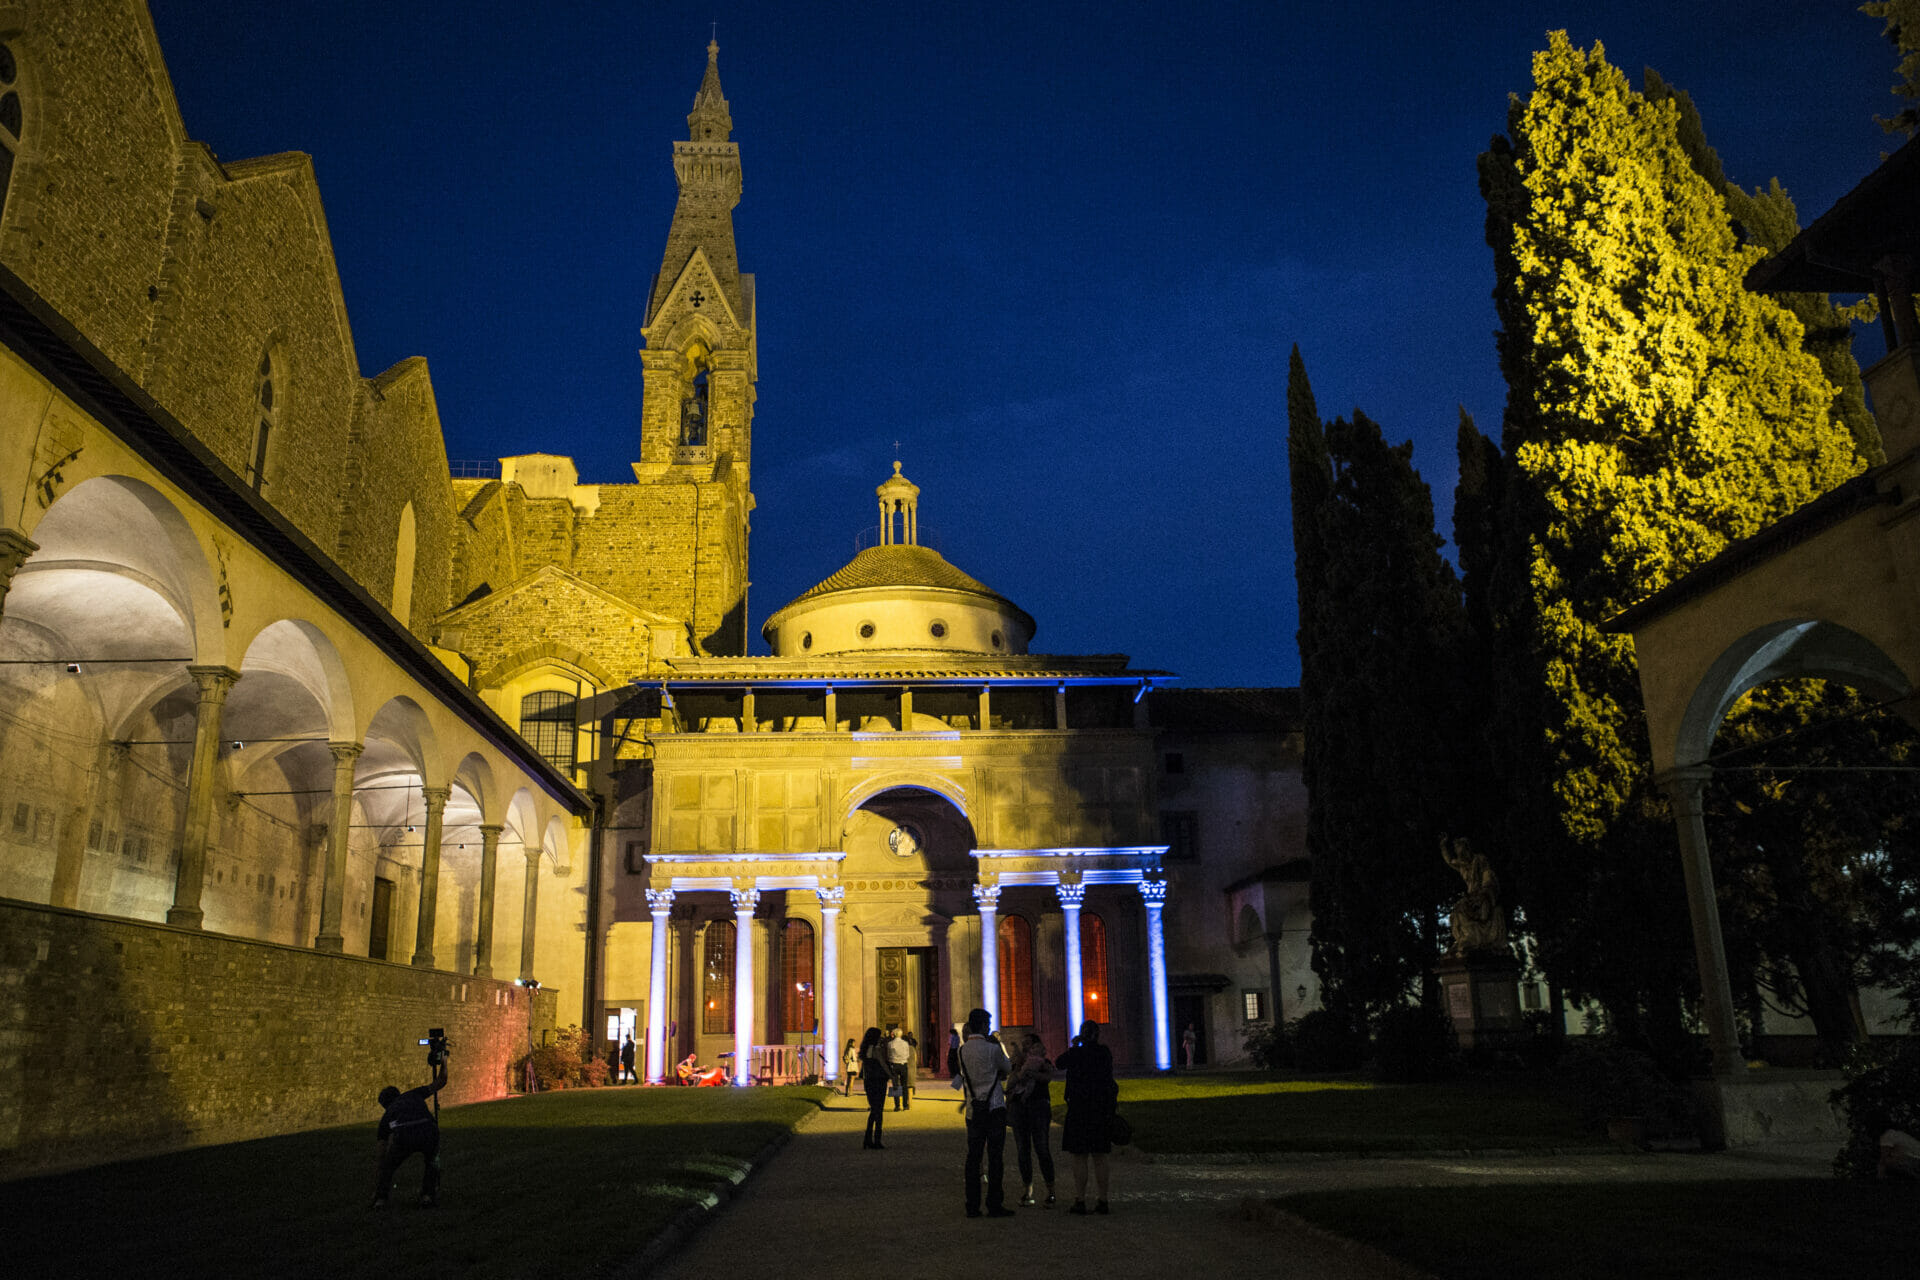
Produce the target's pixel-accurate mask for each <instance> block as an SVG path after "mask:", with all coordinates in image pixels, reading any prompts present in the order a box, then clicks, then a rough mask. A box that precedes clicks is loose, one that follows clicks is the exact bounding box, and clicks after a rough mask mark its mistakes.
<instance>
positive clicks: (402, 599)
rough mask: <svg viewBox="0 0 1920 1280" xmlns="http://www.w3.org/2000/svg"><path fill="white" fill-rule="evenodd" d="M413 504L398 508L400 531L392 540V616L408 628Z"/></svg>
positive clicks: (411, 568)
mask: <svg viewBox="0 0 1920 1280" xmlns="http://www.w3.org/2000/svg"><path fill="white" fill-rule="evenodd" d="M414 538H415V533H414V527H413V504H412V503H411V502H409V503H408V504H407V505H406V506H404V507H402V508H400V529H399V531H398V532H397V533H395V534H394V540H393V595H392V596H390V597H389V599H391V600H392V601H393V608H392V612H393V616H394V617H396V618H398V619H399V620H400V625H401V626H403V627H405V626H410V625H412V620H413V552H414Z"/></svg>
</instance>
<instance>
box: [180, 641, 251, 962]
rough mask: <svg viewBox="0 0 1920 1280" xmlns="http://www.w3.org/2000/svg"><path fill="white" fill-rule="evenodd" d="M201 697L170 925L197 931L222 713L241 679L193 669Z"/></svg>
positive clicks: (226, 670)
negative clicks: (229, 694)
mask: <svg viewBox="0 0 1920 1280" xmlns="http://www.w3.org/2000/svg"><path fill="white" fill-rule="evenodd" d="M187 674H188V675H190V676H192V677H193V683H194V684H195V685H196V686H198V688H199V691H200V698H199V701H198V702H196V703H195V704H194V708H193V763H192V764H191V765H189V766H188V768H187V824H186V827H185V829H184V830H183V831H182V832H181V834H180V872H179V877H178V878H177V879H176V880H175V881H174V884H173V906H171V907H170V908H168V909H167V923H168V924H177V925H183V926H185V927H186V928H189V929H198V928H199V927H200V922H201V920H202V919H204V918H205V915H206V913H205V912H203V911H201V910H200V894H201V890H202V888H203V886H204V885H205V884H206V879H207V829H208V827H209V826H210V825H212V821H213V787H214V779H215V774H216V773H217V771H218V769H219V764H220V709H221V708H222V707H223V706H225V705H226V701H227V693H228V691H229V690H231V689H232V688H233V682H234V681H236V680H238V679H239V678H240V673H239V672H238V671H235V670H234V669H233V668H231V667H188V668H187Z"/></svg>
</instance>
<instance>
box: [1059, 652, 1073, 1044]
mask: <svg viewBox="0 0 1920 1280" xmlns="http://www.w3.org/2000/svg"><path fill="white" fill-rule="evenodd" d="M1053 727H1054V728H1056V729H1064V728H1066V727H1067V686H1065V685H1059V686H1058V687H1056V688H1055V689H1054V691H1053ZM1074 1034H1075V1035H1078V1034H1079V1032H1078V1031H1075V1032H1074Z"/></svg>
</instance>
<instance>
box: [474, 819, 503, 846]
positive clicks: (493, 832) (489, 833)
mask: <svg viewBox="0 0 1920 1280" xmlns="http://www.w3.org/2000/svg"><path fill="white" fill-rule="evenodd" d="M506 829H507V827H506V824H505V823H503V822H483V823H481V824H480V834H481V836H482V837H483V838H490V839H492V840H493V841H495V842H496V843H497V842H498V841H499V839H500V833H501V832H502V831H505V830H506Z"/></svg>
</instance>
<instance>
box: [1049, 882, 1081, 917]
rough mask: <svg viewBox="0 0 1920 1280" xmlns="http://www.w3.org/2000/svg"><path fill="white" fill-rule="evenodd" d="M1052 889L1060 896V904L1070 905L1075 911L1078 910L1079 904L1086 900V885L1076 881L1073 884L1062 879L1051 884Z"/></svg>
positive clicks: (1063, 905)
mask: <svg viewBox="0 0 1920 1280" xmlns="http://www.w3.org/2000/svg"><path fill="white" fill-rule="evenodd" d="M1053 891H1054V892H1055V893H1056V894H1058V895H1059V896H1060V905H1061V906H1062V907H1072V908H1073V909H1074V910H1075V911H1078V910H1079V909H1080V904H1081V903H1083V902H1085V901H1086V900H1087V886H1085V885H1084V884H1080V883H1079V882H1078V881H1076V882H1074V883H1073V884H1068V883H1067V882H1066V881H1064V880H1062V881H1061V882H1060V883H1059V884H1057V885H1055V886H1053Z"/></svg>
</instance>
